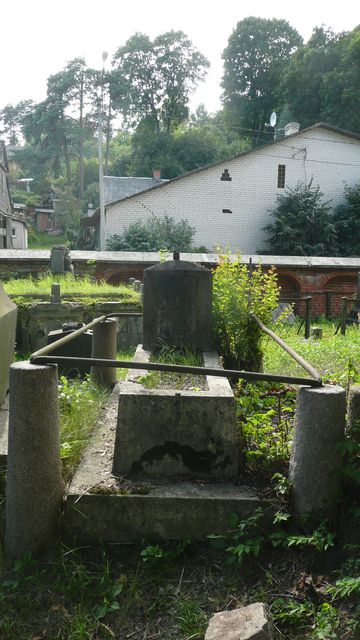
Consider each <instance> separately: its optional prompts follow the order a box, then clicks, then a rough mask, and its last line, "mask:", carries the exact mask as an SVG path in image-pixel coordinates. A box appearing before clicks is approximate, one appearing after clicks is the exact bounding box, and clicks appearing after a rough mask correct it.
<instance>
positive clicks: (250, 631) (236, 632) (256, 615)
mask: <svg viewBox="0 0 360 640" xmlns="http://www.w3.org/2000/svg"><path fill="white" fill-rule="evenodd" d="M273 637H274V636H273V630H272V623H271V620H270V614H269V611H268V608H267V607H266V605H264V604H262V603H261V602H257V603H255V604H250V605H248V606H247V607H241V608H240V609H233V611H220V612H219V613H215V615H213V616H212V618H210V623H209V626H208V629H207V632H206V634H205V640H272V639H273Z"/></svg>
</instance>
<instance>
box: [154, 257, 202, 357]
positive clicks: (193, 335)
mask: <svg viewBox="0 0 360 640" xmlns="http://www.w3.org/2000/svg"><path fill="white" fill-rule="evenodd" d="M176 257H177V256H176ZM211 314H212V274H211V272H210V271H209V270H208V269H205V267H201V266H200V265H198V264H193V263H191V262H187V261H185V260H171V261H168V262H160V263H159V264H156V265H155V266H153V267H149V268H148V269H145V271H144V302H143V346H144V348H145V349H150V350H151V351H154V350H156V348H158V347H159V344H161V343H165V344H168V345H171V346H175V347H184V346H191V347H194V348H196V349H199V350H200V351H210V349H211Z"/></svg>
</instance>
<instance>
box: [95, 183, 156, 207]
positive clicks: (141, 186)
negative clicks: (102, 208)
mask: <svg viewBox="0 0 360 640" xmlns="http://www.w3.org/2000/svg"><path fill="white" fill-rule="evenodd" d="M162 182H167V180H161V179H160V178H141V177H137V176H135V177H125V176H124V177H123V176H104V192H105V193H104V197H105V204H106V205H107V204H110V202H115V201H116V202H118V201H119V200H123V198H128V197H129V196H132V195H134V194H135V193H139V192H140V191H146V190H147V189H151V187H154V186H156V185H159V184H161V183H162Z"/></svg>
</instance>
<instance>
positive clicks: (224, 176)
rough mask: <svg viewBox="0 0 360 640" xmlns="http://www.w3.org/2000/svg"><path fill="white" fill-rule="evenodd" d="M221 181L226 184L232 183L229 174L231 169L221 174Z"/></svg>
mask: <svg viewBox="0 0 360 640" xmlns="http://www.w3.org/2000/svg"><path fill="white" fill-rule="evenodd" d="M220 180H223V181H224V182H230V181H231V175H230V173H229V169H224V171H223V172H222V174H221V178H220Z"/></svg>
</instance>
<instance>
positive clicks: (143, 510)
mask: <svg viewBox="0 0 360 640" xmlns="http://www.w3.org/2000/svg"><path fill="white" fill-rule="evenodd" d="M118 399H119V385H117V387H116V388H115V389H114V391H113V393H112V394H111V396H110V399H109V401H108V404H107V407H106V409H105V410H104V412H103V414H102V417H101V421H100V422H99V425H98V426H97V428H96V430H95V432H94V434H93V436H92V439H91V442H90V444H89V446H88V448H87V450H86V451H85V454H84V456H83V458H82V461H81V463H80V465H79V467H78V470H77V472H76V474H75V476H74V478H73V481H72V482H71V484H70V487H69V490H68V495H67V501H66V509H65V517H64V533H65V537H66V539H67V541H68V542H69V543H71V544H89V543H95V542H99V541H102V542H122V541H135V540H141V539H142V538H147V539H148V540H159V539H160V540H166V539H174V538H175V539H176V538H178V539H180V538H188V537H190V538H192V539H194V540H195V539H203V538H205V537H206V536H207V535H208V534H210V533H220V532H223V531H225V530H227V529H228V528H229V522H230V516H231V514H232V513H236V514H237V516H238V517H239V518H241V519H242V518H248V517H249V516H250V515H251V514H253V513H254V511H255V509H257V508H258V507H263V508H267V509H268V510H269V514H270V511H271V508H269V503H267V502H266V501H265V500H262V499H261V498H259V496H257V495H256V494H255V492H254V491H253V490H252V489H250V488H248V487H243V486H237V485H236V484H234V483H230V482H229V483H226V482H218V483H217V482H202V481H201V480H195V479H193V480H192V481H185V480H174V482H172V481H169V480H167V481H163V482H162V481H161V480H159V479H152V478H151V479H149V478H147V479H144V478H142V479H138V480H136V481H135V480H134V479H132V480H131V481H130V480H127V479H126V478H124V477H122V476H120V477H119V476H115V475H113V474H112V458H113V451H114V442H115V434H116V421H117V407H118Z"/></svg>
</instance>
